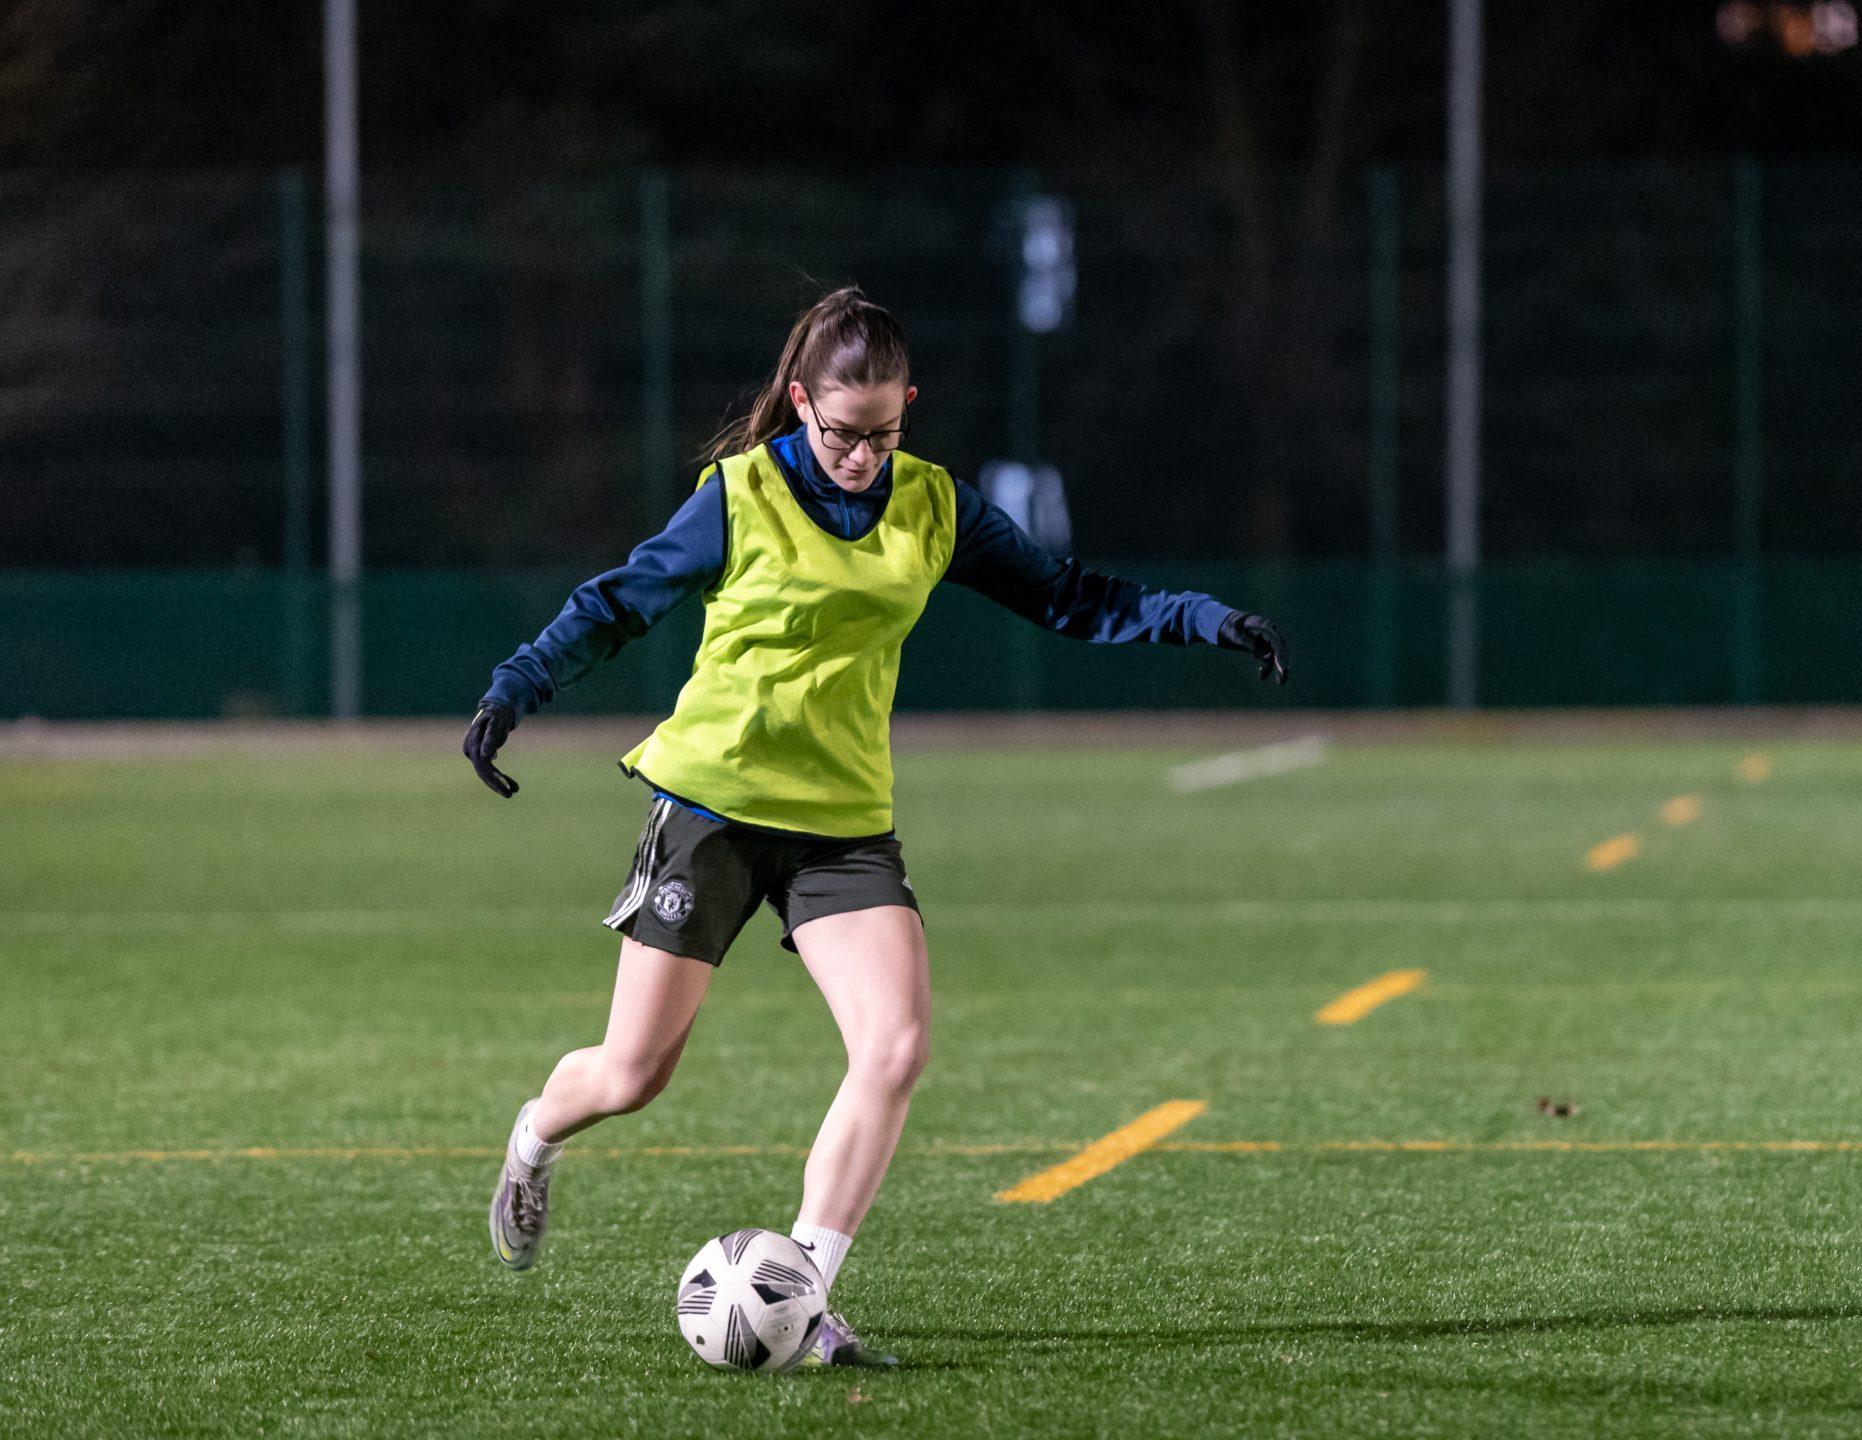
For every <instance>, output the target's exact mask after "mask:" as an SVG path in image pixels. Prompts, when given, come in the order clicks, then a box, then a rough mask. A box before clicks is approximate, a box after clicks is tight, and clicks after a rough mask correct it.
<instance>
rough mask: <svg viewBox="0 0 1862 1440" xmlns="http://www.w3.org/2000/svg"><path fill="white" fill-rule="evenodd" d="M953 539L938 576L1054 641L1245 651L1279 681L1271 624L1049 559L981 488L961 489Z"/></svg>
mask: <svg viewBox="0 0 1862 1440" xmlns="http://www.w3.org/2000/svg"><path fill="white" fill-rule="evenodd" d="M956 488H957V539H956V548H955V550H954V551H953V552H952V555H951V561H950V568H949V569H947V570H946V571H945V572H944V578H945V579H946V580H949V581H951V582H952V583H954V584H957V585H962V586H964V587H965V588H966V589H969V590H974V591H976V592H977V593H978V594H979V595H985V596H987V597H988V598H989V599H991V600H993V601H995V602H996V603H997V604H998V605H1001V606H1002V607H1004V608H1005V609H1008V610H1012V611H1014V612H1015V613H1016V614H1017V615H1020V616H1021V617H1022V618H1023V619H1025V620H1031V621H1033V622H1034V623H1035V624H1036V625H1039V626H1041V627H1043V628H1044V629H1048V630H1052V631H1054V632H1055V633H1056V634H1058V635H1070V636H1072V637H1073V638H1074V639H1076V640H1088V641H1092V642H1093V643H1095V644H1101V645H1123V644H1127V643H1130V642H1132V641H1145V642H1149V643H1150V644H1154V645H1188V644H1192V643H1195V642H1201V643H1203V644H1207V645H1220V646H1222V647H1224V648H1225V649H1232V650H1247V651H1250V652H1251V653H1252V654H1253V655H1254V656H1255V657H1256V658H1257V659H1259V660H1260V661H1261V662H1262V667H1263V668H1262V671H1261V678H1262V679H1263V680H1265V679H1267V678H1268V677H1269V675H1272V676H1273V677H1274V678H1275V679H1276V681H1277V682H1279V683H1282V684H1284V683H1285V681H1286V661H1285V656H1286V644H1285V642H1284V641H1283V640H1282V639H1281V638H1280V634H1279V631H1278V630H1277V629H1276V628H1275V627H1274V624H1273V622H1272V621H1270V620H1267V619H1265V618H1263V617H1262V616H1259V615H1250V614H1248V613H1247V612H1245V611H1241V610H1237V609H1235V608H1234V607H1233V606H1231V605H1225V604H1224V603H1223V602H1222V601H1220V600H1217V599H1216V598H1215V597H1214V596H1213V595H1204V594H1201V593H1200V592H1198V591H1193V590H1182V591H1178V590H1160V589H1157V588H1155V587H1154V586H1150V585H1141V584H1139V583H1138V582H1137V581H1135V580H1121V579H1120V578H1119V577H1118V576H1116V575H1102V574H1101V573H1100V572H1098V571H1097V570H1089V569H1087V568H1086V567H1085V566H1084V565H1081V564H1080V563H1079V562H1078V561H1077V560H1074V559H1072V558H1068V559H1065V560H1062V559H1060V558H1058V557H1057V556H1054V555H1051V554H1049V553H1048V552H1047V551H1046V550H1043V549H1042V548H1041V547H1040V546H1039V545H1037V544H1035V543H1034V541H1033V540H1031V539H1029V538H1028V535H1027V533H1026V532H1025V531H1024V530H1023V529H1022V528H1021V527H1020V526H1019V525H1017V524H1016V523H1015V522H1014V521H1013V520H1011V519H1010V518H1009V517H1008V515H1007V513H1006V512H1004V511H1003V510H1002V509H1001V508H1000V507H998V506H995V505H992V504H990V503H989V502H988V501H987V500H985V499H984V498H983V495H982V492H981V491H979V490H977V489H975V488H974V487H972V486H969V485H964V484H961V483H959V484H958V486H957V487H956Z"/></svg>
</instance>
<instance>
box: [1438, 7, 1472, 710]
mask: <svg viewBox="0 0 1862 1440" xmlns="http://www.w3.org/2000/svg"><path fill="white" fill-rule="evenodd" d="M1447 397H1448V398H1447V415H1446V417H1445V419H1446V443H1445V445H1444V464H1443V476H1442V480H1443V485H1444V488H1445V491H1446V494H1445V497H1444V498H1445V501H1446V507H1445V508H1446V511H1447V516H1448V527H1447V535H1446V550H1447V560H1448V595H1449V601H1448V703H1449V704H1450V705H1452V706H1454V707H1455V708H1456V709H1470V708H1472V707H1473V706H1474V705H1475V704H1476V703H1477V700H1478V696H1479V693H1480V610H1479V596H1478V592H1477V590H1476V578H1477V575H1478V571H1479V568H1480V558H1481V513H1480V504H1481V0H1450V6H1449V24H1448V374H1447Z"/></svg>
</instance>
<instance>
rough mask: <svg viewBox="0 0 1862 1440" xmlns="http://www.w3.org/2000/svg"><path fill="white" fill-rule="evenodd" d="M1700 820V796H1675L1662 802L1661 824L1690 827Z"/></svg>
mask: <svg viewBox="0 0 1862 1440" xmlns="http://www.w3.org/2000/svg"><path fill="white" fill-rule="evenodd" d="M1698 819H1700V796H1698V795H1677V796H1675V797H1674V799H1672V800H1666V801H1663V802H1662V824H1664V825H1692V824H1693V823H1694V822H1695V821H1696V820H1698Z"/></svg>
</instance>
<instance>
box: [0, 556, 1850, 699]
mask: <svg viewBox="0 0 1862 1440" xmlns="http://www.w3.org/2000/svg"><path fill="white" fill-rule="evenodd" d="M1106 568H1110V569H1113V570H1117V571H1123V572H1125V573H1129V574H1132V575H1136V576H1139V577H1141V578H1144V579H1147V580H1151V581H1154V582H1157V583H1161V584H1168V585H1171V586H1175V587H1182V588H1194V589H1202V590H1207V591H1209V592H1211V593H1213V594H1215V595H1218V596H1220V597H1222V598H1224V599H1228V600H1231V601H1233V602H1236V603H1240V604H1245V605H1248V606H1251V607H1255V608H1258V609H1261V610H1264V611H1266V612H1268V613H1270V614H1272V615H1274V616H1275V617H1277V618H1278V619H1280V620H1282V622H1283V623H1284V625H1285V628H1286V630H1287V633H1288V634H1289V635H1290V636H1291V638H1292V645H1293V664H1294V674H1295V676H1296V680H1295V683H1294V684H1293V685H1292V686H1290V687H1289V688H1288V689H1286V690H1285V691H1272V690H1268V689H1265V688H1263V687H1262V686H1260V685H1258V684H1257V683H1255V681H1254V680H1253V678H1252V672H1251V670H1250V669H1249V667H1248V666H1247V665H1246V664H1245V663H1244V662H1242V661H1241V660H1240V659H1239V658H1238V657H1235V656H1232V655H1227V654H1223V653H1220V652H1216V651H1212V650H1208V649H1205V648H1203V647H1196V648H1195V649H1193V650H1191V651H1188V652H1185V651H1181V650H1166V649H1161V648H1156V647H1150V646H1107V645H1085V644H1081V643H1079V642H1077V641H1070V640H1063V639H1060V638H1058V637H1056V636H1052V635H1048V634H1044V633H1042V632H1040V631H1038V630H1036V629H1034V628H1033V627H1032V626H1030V625H1028V624H1027V623H1026V622H1024V621H1021V620H1018V619H1016V618H1015V617H1013V616H1011V615H1009V614H1008V613H1007V612H1005V611H1003V610H1000V609H997V608H996V607H994V606H992V605H990V604H989V603H987V602H986V601H983V600H982V599H980V598H979V597H977V596H975V595H973V594H970V593H969V592H967V591H963V590H959V589H957V588H955V587H945V588H944V589H942V590H940V591H938V592H937V593H936V594H935V595H934V596H933V598H932V603H931V606H930V609H929V610H928V611H927V613H926V616H925V619H924V621H923V622H922V624H921V625H920V627H919V629H918V631H917V632H916V633H915V634H914V635H913V636H912V638H911V640H910V641H909V642H908V644H907V646H906V651H905V664H904V670H903V674H902V677H901V680H900V686H899V707H900V708H901V709H907V710H1002V709H1016V708H1048V709H1060V710H1076V709H1138V708H1153V707H1159V708H1176V707H1195V708H1222V707H1228V706H1245V707H1264V706H1302V707H1304V706H1324V707H1340V708H1345V707H1362V706H1375V705H1401V706H1428V705H1439V704H1441V703H1442V702H1443V698H1444V696H1443V686H1444V676H1443V668H1442V653H1443V634H1442V629H1443V626H1442V616H1443V613H1444V609H1445V600H1446V597H1445V591H1444V586H1445V580H1444V577H1443V575H1442V573H1441V572H1440V570H1439V569H1438V568H1436V567H1434V566H1430V565H1405V566H1402V567H1400V568H1395V569H1389V568H1385V569H1378V568H1375V567H1371V566H1367V565H1364V564H1361V563H1358V562H1352V561H1335V562H1325V561H1305V562H1298V563H1288V564H1276V565H1255V566H1236V565H1216V564H1198V565H1188V564H1164V563H1160V562H1155V561H1153V562H1131V563H1128V564H1122V565H1109V566H1107V567H1106ZM579 578H581V577H580V576H578V575H576V574H573V573H568V572H550V571H532V570H526V571H506V572H477V571H457V570H454V571H441V570H416V571H401V572H395V571H386V572H377V573H376V574H374V575H372V576H371V577H370V578H369V580H368V581H367V583H366V585H365V587H364V593H363V614H364V631H365V638H364V682H363V705H364V711H365V713H367V714H370V715H445V714H459V713H461V712H463V711H465V710H466V709H468V708H469V707H470V706H471V704H472V702H473V701H474V700H476V699H477V698H478V696H479V695H480V694H482V693H483V691H484V688H485V684H486V681H487V679H488V677H489V674H490V671H491V668H492V666H493V665H495V664H496V663H497V662H498V661H499V660H501V659H503V658H504V657H505V656H506V655H508V654H509V653H510V652H511V651H512V650H513V649H515V648H516V646H517V644H518V643H519V642H520V641H523V640H527V639H529V638H531V637H532V636H534V635H535V634H536V632H537V631H538V630H539V629H541V628H542V627H543V625H545V624H546V623H548V621H549V620H550V618H551V617H552V616H553V615H554V614H555V612H556V610H557V609H558V608H559V606H560V605H561V603H562V600H563V598H564V597H565V596H566V595H567V593H568V591H569V590H570V589H571V588H572V587H573V585H574V584H575V583H576V581H577V580H578V579H579ZM1748 591H1749V592H1750V593H1751V595H1752V601H1751V603H1753V604H1754V605H1755V606H1756V613H1757V616H1758V619H1759V622H1760V623H1759V624H1757V625H1756V626H1755V627H1753V629H1752V635H1753V637H1754V643H1753V646H1752V648H1751V650H1749V651H1748V652H1746V653H1741V650H1740V648H1739V633H1740V627H1739V625H1738V624H1737V623H1736V618H1735V617H1736V615H1737V614H1738V609H1739V604H1740V598H1739V597H1740V596H1741V595H1742V594H1744V593H1747V592H1748ZM325 599H326V597H325V595H324V594H323V592H322V590H321V588H320V587H318V586H315V585H307V586H304V587H293V585H292V584H290V583H289V581H288V580H287V579H286V578H285V577H284V576H283V575H282V574H281V573H280V572H278V571H273V570H260V569H253V570H244V571H241V570H219V571H192V570H187V571H183V570H142V571H134V570H107V571H96V572H29V571H26V572H22V571H11V572H3V571H0V716H5V717H18V716H22V715H38V716H43V717H46V718H49V719H94V718H111V717H170V716H174V717H216V716H244V717H262V716H291V715H319V714H323V713H326V712H327V674H326V668H325V645H324V637H325V634H326V628H325V626H326V619H325V609H324V606H325ZM1480 610H1481V615H1482V621H1483V633H1482V646H1481V649H1482V656H1481V660H1482V681H1481V685H1482V696H1483V700H1484V702H1485V703H1486V704H1489V705H1496V706H1577V705H1595V706H1619V705H1620V706H1629V705H1711V704H1720V703H1726V702H1738V701H1753V702H1762V703H1770V704H1789V703H1826V704H1827V703H1845V702H1862V670H1859V668H1858V664H1857V658H1858V657H1859V656H1862V564H1858V563H1854V562H1843V561H1827V560H1817V559H1795V560H1781V559H1773V560H1769V561H1767V562H1766V563H1765V565H1764V566H1763V568H1762V570H1760V571H1759V572H1758V573H1756V574H1750V573H1747V572H1745V571H1742V570H1741V569H1739V568H1738V567H1736V566H1734V565H1732V564H1730V563H1729V564H1713V563H1701V562H1687V561H1668V560H1643V561H1631V560H1624V561H1577V560H1543V561H1509V562H1500V563H1496V564H1493V565H1490V566H1489V567H1488V568H1487V570H1486V571H1485V573H1484V574H1483V576H1482V580H1481V584H1480ZM701 621H702V610H701V608H700V607H699V606H698V605H697V604H696V603H694V604H692V605H690V606H688V607H687V608H686V609H685V610H683V611H681V612H679V613H677V614H675V615H674V616H673V617H672V618H671V619H670V620H668V621H667V622H666V623H665V624H664V625H662V626H661V627H660V629H658V630H656V631H655V632H654V633H653V634H652V635H650V636H648V637H647V638H646V639H645V640H643V641H642V642H640V643H639V644H638V645H637V646H635V647H633V648H631V649H630V650H628V651H626V652H624V653H623V654H622V655H621V656H620V657H619V658H618V659H617V660H615V661H614V662H613V663H612V664H611V665H609V666H608V667H606V668H605V669H604V670H602V671H599V672H597V673H596V674H595V675H593V676H591V677H590V678H589V679H588V680H586V681H585V682H583V683H582V684H581V685H579V686H577V687H575V688H573V689H572V690H570V691H568V692H566V693H565V694H564V696H563V697H562V699H561V701H560V702H559V708H560V709H562V710H564V711H575V712H581V713H594V712H604V711H607V712H613V711H635V712H656V711H663V710H667V709H669V708H670V707H671V705H672V701H673V698H674V696H675V695H676V694H677V692H678V687H679V684H680V682H681V681H682V680H683V679H684V676H685V674H686V672H687V670H688V669H689V666H690V661H691V655H692V651H693V648H694V647H695V645H696V643H697V638H698V629H699V625H700V623H701Z"/></svg>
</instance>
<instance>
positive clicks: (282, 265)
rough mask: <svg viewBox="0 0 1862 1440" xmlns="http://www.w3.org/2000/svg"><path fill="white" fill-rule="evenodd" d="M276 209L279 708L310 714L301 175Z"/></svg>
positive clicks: (306, 298)
mask: <svg viewBox="0 0 1862 1440" xmlns="http://www.w3.org/2000/svg"><path fill="white" fill-rule="evenodd" d="M273 189H274V193H275V195H276V197H277V203H278V370H279V388H280V393H279V402H280V414H281V419H282V427H281V428H282V432H283V433H282V441H283V446H284V574H285V593H284V644H283V646H282V654H283V658H284V696H283V700H284V705H283V709H284V712H285V714H287V715H308V714H309V713H310V672H311V651H312V643H313V642H312V640H311V625H312V617H311V584H310V506H311V501H310V486H311V474H310V466H311V455H310V444H311V441H310V407H311V394H310V384H311V380H310V207H309V204H308V202H307V200H306V198H305V197H306V191H307V186H306V184H305V180H304V173H303V171H301V170H296V169H289V170H281V171H279V172H278V174H277V175H276V176H275V177H274V179H273Z"/></svg>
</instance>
